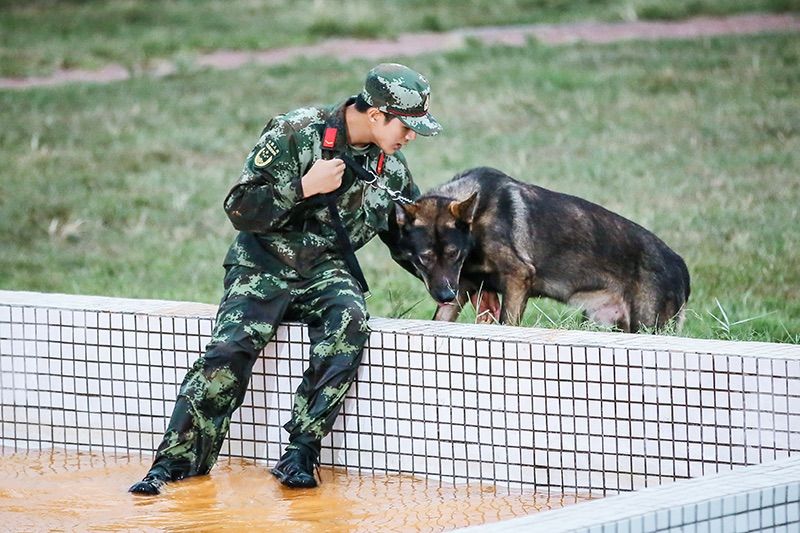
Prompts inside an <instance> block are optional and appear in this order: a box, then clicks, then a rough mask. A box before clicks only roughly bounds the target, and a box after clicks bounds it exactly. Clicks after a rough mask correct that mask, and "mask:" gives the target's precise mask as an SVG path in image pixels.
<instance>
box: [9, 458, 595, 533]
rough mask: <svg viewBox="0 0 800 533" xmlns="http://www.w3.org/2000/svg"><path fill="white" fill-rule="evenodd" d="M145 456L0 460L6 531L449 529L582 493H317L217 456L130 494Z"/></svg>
mask: <svg viewBox="0 0 800 533" xmlns="http://www.w3.org/2000/svg"><path fill="white" fill-rule="evenodd" d="M148 466H149V458H140V457H138V456H133V457H128V456H120V455H109V454H105V455H99V454H90V453H78V452H65V451H63V450H45V451H41V452H39V451H36V452H22V453H11V452H9V451H8V450H5V451H4V453H3V454H2V456H0V530H2V531H7V530H8V531H17V532H22V531H53V530H56V531H76V530H91V531H175V532H178V531H185V532H190V531H191V532H195V531H219V530H225V531H253V530H269V531H302V532H316V531H320V532H322V531H325V532H328V531H370V532H374V531H446V530H450V529H454V528H456V527H463V526H467V525H476V524H483V523H487V522H495V521H497V520H502V519H506V518H513V517H516V516H523V515H527V514H531V513H535V512H537V511H541V510H547V509H556V508H559V507H562V506H564V505H567V504H570V503H575V502H576V501H580V500H582V499H584V498H580V497H578V498H576V496H574V495H571V496H561V495H552V494H551V495H550V496H549V497H548V496H546V495H537V494H533V493H531V492H521V491H509V490H507V489H501V488H498V489H495V488H493V487H487V486H483V487H480V486H479V485H448V484H439V483H438V482H432V481H428V480H425V479H420V478H414V477H411V476H406V475H358V474H353V473H346V472H344V471H343V470H339V469H336V470H332V469H322V479H323V483H322V485H321V486H320V487H319V488H317V489H310V490H291V489H286V488H284V487H283V486H282V485H281V484H280V483H278V482H277V480H275V478H273V476H272V475H270V474H269V473H268V470H267V467H266V465H263V464H254V463H253V462H252V461H245V460H242V459H221V460H220V462H219V463H218V464H217V466H216V467H215V468H214V470H213V471H212V473H211V475H208V476H200V477H196V478H191V479H187V480H184V481H181V482H179V483H173V484H170V485H168V486H167V487H166V489H165V490H164V492H163V493H162V494H161V495H160V496H158V497H146V496H134V495H132V494H129V493H128V492H127V489H128V487H129V486H130V485H131V484H132V483H133V482H134V481H137V480H139V479H140V478H141V477H142V475H143V474H144V472H145V471H146V470H147V467H148Z"/></svg>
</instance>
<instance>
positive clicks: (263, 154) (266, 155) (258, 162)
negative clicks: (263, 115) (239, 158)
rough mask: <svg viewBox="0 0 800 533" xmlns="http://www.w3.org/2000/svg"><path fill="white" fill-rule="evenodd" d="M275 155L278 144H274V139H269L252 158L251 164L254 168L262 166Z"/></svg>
mask: <svg viewBox="0 0 800 533" xmlns="http://www.w3.org/2000/svg"><path fill="white" fill-rule="evenodd" d="M276 155H278V145H277V144H275V141H273V140H269V141H267V144H265V145H264V147H263V148H262V149H261V150H259V151H258V153H257V154H256V156H255V157H254V158H253V165H254V166H255V167H256V168H263V167H265V166H267V165H269V164H270V163H272V160H273V159H275V156H276Z"/></svg>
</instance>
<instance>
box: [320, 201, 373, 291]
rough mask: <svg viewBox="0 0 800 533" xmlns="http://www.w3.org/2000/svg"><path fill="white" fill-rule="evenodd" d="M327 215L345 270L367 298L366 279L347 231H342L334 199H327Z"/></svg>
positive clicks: (367, 287) (367, 286)
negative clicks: (331, 223)
mask: <svg viewBox="0 0 800 533" xmlns="http://www.w3.org/2000/svg"><path fill="white" fill-rule="evenodd" d="M327 204H328V213H329V214H330V217H331V222H333V230H334V231H335V232H336V240H337V241H339V247H340V248H341V251H342V259H344V264H345V266H347V270H349V271H350V274H352V275H353V277H354V278H356V281H357V282H358V284H359V285H360V286H361V291H362V292H363V293H364V298H369V297H370V293H369V285H368V284H367V280H366V278H364V272H362V270H361V265H359V264H358V258H356V252H355V250H354V249H353V243H352V242H350V236H349V235H348V234H347V230H345V229H344V224H342V217H340V216H339V208H338V207H337V206H336V198H335V197H329V198H328V203H327Z"/></svg>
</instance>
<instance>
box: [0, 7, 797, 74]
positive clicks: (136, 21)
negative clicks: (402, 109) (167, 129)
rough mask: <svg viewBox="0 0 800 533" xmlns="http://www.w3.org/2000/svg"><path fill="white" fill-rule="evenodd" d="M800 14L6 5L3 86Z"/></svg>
mask: <svg viewBox="0 0 800 533" xmlns="http://www.w3.org/2000/svg"><path fill="white" fill-rule="evenodd" d="M792 10H794V11H800V0H737V1H735V2H732V1H731V0H669V1H664V0H469V1H464V0H436V1H435V2H432V1H430V0H294V1H288V0H225V1H222V0H171V1H168V2H165V1H162V0H82V1H78V0H73V1H65V0H0V76H3V77H8V76H30V75H41V74H47V73H50V72H52V71H54V70H55V69H58V68H97V67H100V66H103V65H105V64H106V63H108V62H114V63H120V64H122V65H124V66H125V67H126V68H128V69H129V70H130V71H131V72H140V71H142V70H146V69H147V68H149V67H152V66H153V62H154V61H155V60H158V59H165V58H166V59H170V60H173V61H176V62H178V63H179V64H181V65H184V66H186V65H191V64H192V61H193V59H194V58H195V57H196V56H197V54H199V53H203V52H207V51H211V50H216V49H220V48H225V49H234V50H255V49H261V48H273V47H276V46H289V45H297V44H309V43H313V42H317V41H319V40H322V39H325V38H329V37H357V38H359V37H360V38H374V37H393V36H396V35H398V34H399V33H401V32H408V31H433V32H438V31H447V30H451V29H454V28H460V27H463V26H487V25H501V24H530V23H542V22H567V21H583V20H603V21H619V20H635V19H676V18H685V17H688V16H695V15H730V14H735V13H743V12H748V11H768V12H785V11H792Z"/></svg>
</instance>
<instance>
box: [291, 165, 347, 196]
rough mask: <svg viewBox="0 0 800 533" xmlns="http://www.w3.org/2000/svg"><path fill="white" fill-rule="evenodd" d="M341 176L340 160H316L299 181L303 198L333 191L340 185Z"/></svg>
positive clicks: (342, 171) (342, 168)
mask: <svg viewBox="0 0 800 533" xmlns="http://www.w3.org/2000/svg"><path fill="white" fill-rule="evenodd" d="M343 174H344V161H342V160H341V159H327V160H326V159H317V160H316V161H315V162H314V164H313V165H311V168H310V169H309V170H308V172H307V173H306V175H305V176H303V177H302V178H301V180H300V183H301V185H302V187H303V198H308V197H309V196H314V195H315V194H325V193H329V192H332V191H335V190H336V189H338V188H339V187H340V186H341V184H342V175H343Z"/></svg>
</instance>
